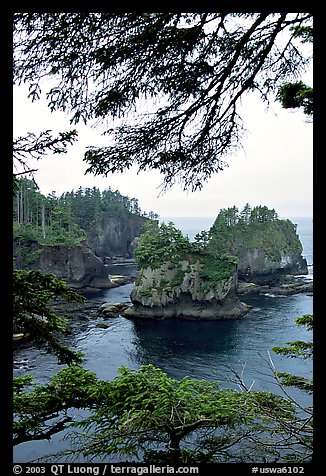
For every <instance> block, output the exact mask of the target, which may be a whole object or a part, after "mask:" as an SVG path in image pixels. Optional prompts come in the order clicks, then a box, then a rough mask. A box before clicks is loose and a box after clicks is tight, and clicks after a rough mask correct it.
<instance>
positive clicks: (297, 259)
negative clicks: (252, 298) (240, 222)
mask: <svg viewBox="0 0 326 476" xmlns="http://www.w3.org/2000/svg"><path fill="white" fill-rule="evenodd" d="M238 258H239V265H238V275H239V278H240V279H243V280H244V281H252V282H255V283H257V284H268V283H272V282H274V281H276V280H278V279H279V278H280V277H281V276H283V275H285V274H292V275H298V274H307V273H308V268H307V262H306V260H305V259H304V258H303V257H302V256H301V255H300V254H299V253H295V252H290V251H288V252H285V253H284V254H282V256H281V257H280V258H279V259H274V260H273V259H272V258H271V257H270V256H269V255H268V254H267V253H266V251H265V250H264V249H262V248H252V249H248V250H244V251H242V252H240V253H239V255H238Z"/></svg>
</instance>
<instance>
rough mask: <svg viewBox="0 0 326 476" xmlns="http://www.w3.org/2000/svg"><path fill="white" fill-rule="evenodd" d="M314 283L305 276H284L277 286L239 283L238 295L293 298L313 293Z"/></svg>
mask: <svg viewBox="0 0 326 476" xmlns="http://www.w3.org/2000/svg"><path fill="white" fill-rule="evenodd" d="M312 292H313V281H312V279H306V278H305V277H303V276H293V275H284V276H281V277H280V279H279V280H278V281H277V283H275V284H267V285H266V284H265V285H261V284H255V283H249V282H245V281H239V285H238V294H240V295H251V294H262V295H274V296H291V295H293V294H300V293H312Z"/></svg>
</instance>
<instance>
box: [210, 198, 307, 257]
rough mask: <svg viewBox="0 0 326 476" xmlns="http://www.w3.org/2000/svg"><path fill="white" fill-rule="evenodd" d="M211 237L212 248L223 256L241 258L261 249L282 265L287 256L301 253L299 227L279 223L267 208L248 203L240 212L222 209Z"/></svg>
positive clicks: (288, 223)
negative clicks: (244, 254)
mask: <svg viewBox="0 0 326 476" xmlns="http://www.w3.org/2000/svg"><path fill="white" fill-rule="evenodd" d="M209 234H210V237H211V239H210V242H209V247H210V248H211V249H212V250H214V251H215V252H216V253H220V254H226V255H228V254H230V255H235V256H239V255H240V254H241V252H242V251H246V250H248V249H254V248H260V249H263V250H264V251H265V253H266V254H267V256H268V257H269V258H270V259H271V260H272V261H279V260H280V259H281V257H282V255H283V254H284V253H285V254H286V253H289V252H295V253H299V254H300V253H302V245H301V242H300V240H299V237H298V235H297V233H296V225H295V224H293V223H292V222H291V221H290V220H280V219H279V218H278V215H277V213H276V211H275V210H274V209H271V210H269V209H268V208H267V207H266V206H261V205H259V206H256V207H254V208H251V207H250V205H249V204H248V203H247V204H246V205H245V207H244V208H243V210H241V211H239V210H238V209H237V208H236V207H235V206H234V207H231V208H227V209H222V210H221V211H220V212H219V214H218V216H217V218H216V220H215V222H214V224H213V226H212V227H211V229H210V230H209Z"/></svg>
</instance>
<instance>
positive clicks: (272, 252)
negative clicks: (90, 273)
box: [124, 204, 308, 320]
mask: <svg viewBox="0 0 326 476" xmlns="http://www.w3.org/2000/svg"><path fill="white" fill-rule="evenodd" d="M134 253H135V258H136V262H137V269H138V271H137V280H136V284H135V287H134V289H133V291H132V293H131V301H132V303H133V305H132V307H130V308H129V309H127V310H126V311H125V313H124V315H125V316H126V317H151V318H158V319H164V318H179V319H200V320H201V319H234V318H239V317H242V316H244V315H245V314H247V313H248V312H249V311H250V309H251V307H250V306H249V305H248V304H245V303H243V302H242V301H241V300H240V298H239V295H240V294H246V293H247V292H249V289H250V292H259V291H260V290H262V289H263V290H265V291H266V289H269V288H268V286H278V288H281V287H282V279H283V280H284V279H286V282H287V284H286V286H287V287H288V288H289V289H290V290H291V293H293V292H295V286H296V285H295V284H294V283H293V281H292V280H291V279H289V276H292V277H294V276H296V275H305V274H307V272H308V271H307V263H306V260H305V259H304V258H303V257H302V254H301V253H302V245H301V242H300V239H299V237H298V235H297V233H296V225H295V224H293V223H292V222H291V221H290V220H280V219H279V218H278V216H277V213H276V212H275V210H269V209H268V208H267V207H262V206H257V207H254V208H252V209H251V207H250V206H249V204H247V205H246V206H245V207H244V209H243V210H242V211H239V210H238V209H237V208H236V207H232V208H229V209H223V210H221V211H220V213H219V214H218V216H217V218H216V220H215V222H214V224H213V226H212V228H211V229H210V230H209V231H202V232H201V233H199V234H197V235H196V237H195V238H194V241H193V242H190V241H189V239H188V238H187V237H185V236H183V235H182V233H181V231H180V230H178V229H177V228H176V227H175V226H174V225H173V223H171V222H170V223H169V224H168V225H166V224H165V223H162V224H161V225H159V224H158V223H157V222H149V223H147V224H146V225H145V232H144V233H143V234H142V235H141V238H140V240H139V243H138V246H137V248H136V249H135V252H134ZM289 292H290V291H289Z"/></svg>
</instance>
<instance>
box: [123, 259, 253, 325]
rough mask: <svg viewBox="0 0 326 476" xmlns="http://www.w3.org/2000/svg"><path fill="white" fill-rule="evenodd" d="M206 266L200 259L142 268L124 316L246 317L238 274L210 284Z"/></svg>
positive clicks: (247, 309) (181, 317)
mask: <svg viewBox="0 0 326 476" xmlns="http://www.w3.org/2000/svg"><path fill="white" fill-rule="evenodd" d="M203 267H204V265H203V263H201V262H200V261H199V260H189V259H188V260H187V259H185V260H180V261H179V262H178V263H171V262H170V261H167V262H165V263H164V264H162V265H161V266H160V267H158V268H155V269H153V268H151V267H147V268H143V269H140V270H139V271H138V276H137V281H136V285H135V287H134V289H133V291H132V293H131V301H132V303H133V306H132V307H131V308H129V309H127V310H126V311H125V316H126V317H152V318H163V319H164V318H179V319H210V320H212V319H230V318H238V317H240V316H243V315H244V314H246V313H247V312H248V311H249V310H250V306H248V305H246V304H244V303H242V302H241V301H240V300H239V299H238V297H237V294H236V287H237V273H236V272H233V273H232V274H230V276H229V277H226V278H224V279H220V280H219V281H218V282H214V283H211V282H209V280H207V279H205V277H204V276H203V274H202V271H203Z"/></svg>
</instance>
